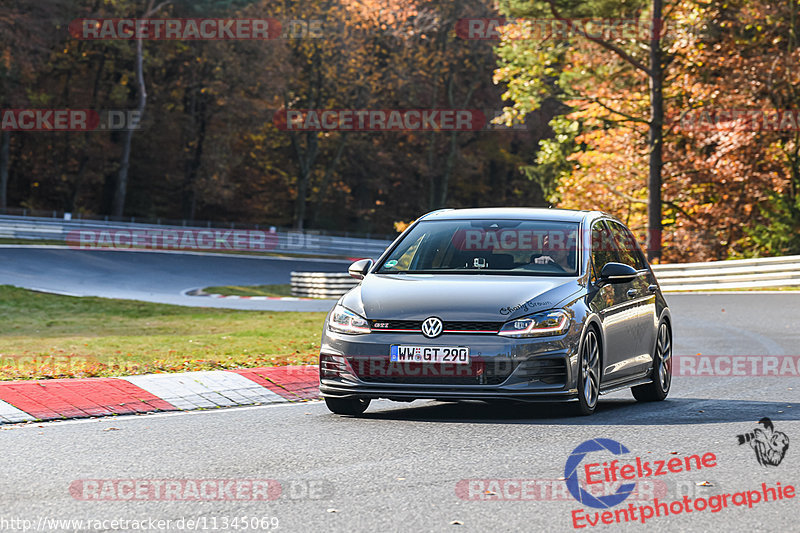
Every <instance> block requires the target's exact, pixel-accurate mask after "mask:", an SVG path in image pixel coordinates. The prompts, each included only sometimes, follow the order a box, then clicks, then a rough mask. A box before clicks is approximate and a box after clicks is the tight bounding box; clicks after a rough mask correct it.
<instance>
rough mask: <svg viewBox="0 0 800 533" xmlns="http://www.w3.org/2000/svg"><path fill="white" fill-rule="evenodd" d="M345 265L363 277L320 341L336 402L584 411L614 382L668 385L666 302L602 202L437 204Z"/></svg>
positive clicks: (644, 395)
mask: <svg viewBox="0 0 800 533" xmlns="http://www.w3.org/2000/svg"><path fill="white" fill-rule="evenodd" d="M349 272H350V274H351V275H352V276H354V277H357V278H359V279H361V283H360V284H359V285H358V286H357V287H355V288H354V289H352V290H351V291H349V292H348V293H347V294H345V295H344V296H343V297H342V298H341V299H340V300H339V301H338V302H337V304H336V306H335V307H334V309H333V310H331V312H330V313H329V314H328V316H327V318H326V321H325V326H324V331H323V335H322V346H321V350H320V365H319V369H320V392H321V394H322V396H323V397H324V398H325V402H326V403H327V405H328V408H329V409H330V410H331V411H333V412H334V413H338V414H349V415H358V414H361V413H363V412H364V411H365V410H366V409H367V407H368V406H369V403H370V401H371V400H372V399H373V398H388V399H390V400H395V401H412V400H415V399H434V400H444V401H459V400H485V401H495V400H519V401H548V402H549V401H568V402H572V403H573V404H574V409H575V411H576V414H583V415H589V414H592V413H593V412H594V411H595V409H596V407H597V402H598V398H599V396H600V395H602V394H605V393H608V392H612V391H616V390H619V389H623V388H630V389H631V390H632V392H633V395H634V397H635V398H636V399H637V400H639V401H659V400H663V399H664V398H666V396H667V394H668V393H669V389H670V384H671V379H672V319H671V315H670V312H669V308H668V306H667V303H666V301H665V299H664V297H663V295H662V294H661V290H660V288H659V285H658V282H657V281H656V278H655V276H654V275H653V271H652V269H651V268H650V265H649V264H648V262H647V260H646V259H645V256H644V254H643V253H642V250H641V248H640V247H639V246H638V244H637V243H636V240H635V238H634V237H633V235H632V233H631V232H630V230H629V229H628V228H627V227H625V225H624V224H622V223H621V222H620V221H618V220H616V219H614V218H613V217H611V216H609V215H607V214H605V213H601V212H596V211H569V210H560V209H528V208H484V209H459V210H453V209H448V210H440V211H435V212H433V213H429V214H427V215H425V216H423V217H421V218H420V219H418V220H417V221H416V222H415V223H414V224H412V225H411V226H410V227H409V228H408V229H407V230H406V231H405V232H403V234H402V235H400V236H399V237H398V238H397V239H396V240H395V242H394V243H392V245H391V246H389V248H388V249H387V250H386V251H385V252H384V253H383V255H382V256H381V257H380V258H379V259H378V260H377V261H376V262H374V263H373V261H372V260H369V259H363V260H361V261H357V262H356V263H353V265H351V266H350V269H349Z"/></svg>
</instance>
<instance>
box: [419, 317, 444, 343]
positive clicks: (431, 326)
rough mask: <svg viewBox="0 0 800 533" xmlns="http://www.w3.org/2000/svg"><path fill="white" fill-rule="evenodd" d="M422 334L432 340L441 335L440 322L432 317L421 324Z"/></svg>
mask: <svg viewBox="0 0 800 533" xmlns="http://www.w3.org/2000/svg"><path fill="white" fill-rule="evenodd" d="M422 334H423V335H425V336H426V337H428V338H429V339H432V338H434V337H438V336H439V335H441V334H442V321H441V320H439V319H438V318H436V317H435V316H432V317H430V318H426V319H425V321H424V322H423V323H422Z"/></svg>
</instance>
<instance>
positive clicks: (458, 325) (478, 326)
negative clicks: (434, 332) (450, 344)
mask: <svg viewBox="0 0 800 533" xmlns="http://www.w3.org/2000/svg"><path fill="white" fill-rule="evenodd" d="M502 326H503V323H502V322H445V323H444V328H442V329H444V331H490V332H492V333H497V332H498V331H500V328H501V327H502Z"/></svg>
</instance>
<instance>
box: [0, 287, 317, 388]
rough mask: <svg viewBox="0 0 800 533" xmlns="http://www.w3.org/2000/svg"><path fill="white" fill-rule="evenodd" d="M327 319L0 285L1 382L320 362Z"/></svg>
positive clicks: (315, 315)
mask: <svg viewBox="0 0 800 533" xmlns="http://www.w3.org/2000/svg"><path fill="white" fill-rule="evenodd" d="M324 318H325V313H295V312H275V311H238V310H229V309H207V308H196V307H182V306H173V305H164V304H153V303H147V302H136V301H130V300H113V299H107V298H76V297H71V296H59V295H53V294H43V293H37V292H33V291H28V290H24V289H19V288H15V287H10V286H5V285H0V324H2V327H0V380H9V379H39V378H62V377H92V376H119V375H131V374H146V373H159V372H185V371H192V370H213V369H225V368H238V367H254V366H270V365H287V364H312V363H316V362H317V356H318V354H319V342H320V334H321V332H322V323H323V320H324Z"/></svg>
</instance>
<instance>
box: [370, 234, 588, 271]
mask: <svg viewBox="0 0 800 533" xmlns="http://www.w3.org/2000/svg"><path fill="white" fill-rule="evenodd" d="M577 235H578V224H577V223H574V222H552V221H545V220H435V221H434V220H431V221H422V222H420V223H419V224H417V225H416V226H414V228H413V229H412V230H411V231H409V232H408V234H406V235H405V237H403V240H402V241H400V244H399V245H398V246H397V247H396V248H395V249H394V250H393V251H392V253H391V254H390V255H389V256H388V257H387V258H386V259H385V260H384V261H383V263H381V265H380V267H379V268H378V271H377V272H378V273H381V274H398V273H418V274H423V273H436V274H508V275H536V276H574V275H576V274H577V272H578V270H577V248H578V247H577V246H576V237H577Z"/></svg>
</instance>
